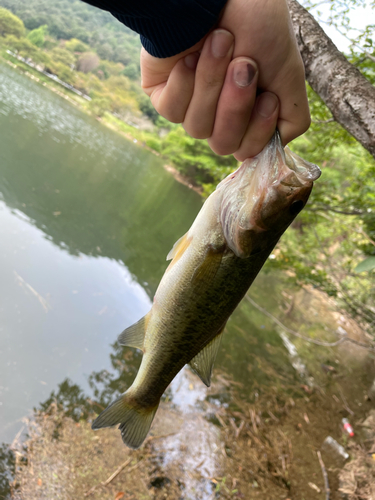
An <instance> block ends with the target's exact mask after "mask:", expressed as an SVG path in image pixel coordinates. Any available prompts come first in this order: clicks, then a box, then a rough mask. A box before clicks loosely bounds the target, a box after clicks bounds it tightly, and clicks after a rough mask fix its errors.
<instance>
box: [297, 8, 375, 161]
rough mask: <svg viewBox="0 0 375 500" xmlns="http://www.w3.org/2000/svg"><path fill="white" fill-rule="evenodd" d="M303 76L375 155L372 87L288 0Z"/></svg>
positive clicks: (322, 32) (335, 115)
mask: <svg viewBox="0 0 375 500" xmlns="http://www.w3.org/2000/svg"><path fill="white" fill-rule="evenodd" d="M288 4H289V10H290V14H291V17H292V22H293V27H294V32H295V35H296V38H297V43H298V47H299V50H300V53H301V56H302V59H303V62H304V64H305V71H306V78H307V81H308V82H309V84H310V85H311V87H312V88H313V89H314V90H315V92H316V93H317V94H319V96H320V97H321V98H322V99H323V101H324V102H325V104H326V105H327V107H328V108H329V110H330V111H331V113H332V115H333V117H334V118H335V120H336V121H337V122H338V123H340V124H341V125H342V126H343V127H344V128H345V129H346V130H347V131H348V132H349V133H350V134H351V135H352V136H353V137H354V138H355V139H356V140H357V141H358V142H360V143H361V144H362V146H363V147H364V148H366V149H367V150H368V151H369V152H370V153H371V154H372V155H373V156H374V158H375V87H374V86H373V85H371V83H370V82H369V81H368V80H367V79H366V78H365V77H364V76H363V75H362V74H361V73H360V71H359V70H358V69H357V68H356V67H355V66H354V65H353V64H351V63H350V62H349V61H348V60H347V59H346V58H345V57H344V55H343V54H342V53H341V52H340V51H339V50H338V49H337V48H336V46H335V45H334V44H333V42H332V41H331V39H330V38H329V37H328V36H327V35H326V34H325V33H324V31H323V30H322V28H321V27H320V26H319V24H318V23H317V21H315V19H314V18H313V16H312V15H311V14H310V13H309V12H307V10H306V9H305V8H303V7H302V6H301V5H300V4H299V3H298V2H297V1H296V0H288Z"/></svg>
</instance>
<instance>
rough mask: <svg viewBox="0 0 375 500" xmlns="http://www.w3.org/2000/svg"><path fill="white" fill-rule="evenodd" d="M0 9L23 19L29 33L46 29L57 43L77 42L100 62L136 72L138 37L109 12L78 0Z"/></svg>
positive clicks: (3, 0) (12, 3)
mask: <svg viewBox="0 0 375 500" xmlns="http://www.w3.org/2000/svg"><path fill="white" fill-rule="evenodd" d="M0 6H2V7H5V8H6V9H8V10H10V11H11V12H13V14H16V16H17V17H19V18H20V19H22V21H23V23H24V25H25V27H26V28H27V29H28V30H34V29H36V28H39V26H43V25H47V26H48V32H49V34H50V35H51V36H52V37H54V38H56V39H57V40H70V39H71V38H78V39H79V40H81V41H82V42H84V43H86V44H88V45H90V47H92V48H94V49H95V51H96V52H97V54H98V55H99V57H100V58H101V59H106V60H108V61H114V62H120V63H122V64H124V65H125V66H127V65H129V64H132V63H133V64H134V65H135V66H136V67H137V68H138V63H139V61H138V59H139V50H140V47H141V44H140V41H139V36H138V35H137V33H134V32H133V31H131V30H130V29H128V28H127V27H126V26H124V25H123V24H121V23H120V22H119V21H117V19H115V18H114V17H113V16H112V15H111V14H109V13H108V12H105V11H103V10H100V9H96V8H95V7H92V6H91V5H88V4H86V3H84V2H81V1H80V0H28V1H27V2H26V1H25V0H0Z"/></svg>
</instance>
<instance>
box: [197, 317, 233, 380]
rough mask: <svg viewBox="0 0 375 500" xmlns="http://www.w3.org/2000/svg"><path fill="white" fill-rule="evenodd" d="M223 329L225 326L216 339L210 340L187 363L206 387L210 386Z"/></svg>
mask: <svg viewBox="0 0 375 500" xmlns="http://www.w3.org/2000/svg"><path fill="white" fill-rule="evenodd" d="M224 327H225V325H224V326H223V328H222V329H221V330H220V332H219V333H218V334H217V335H216V337H215V338H214V339H213V340H211V342H210V343H209V344H207V345H206V347H204V348H203V349H202V350H201V351H200V352H199V353H198V354H197V355H196V356H195V358H193V359H192V360H191V361H190V363H189V365H190V367H191V368H192V370H193V371H194V372H195V373H196V374H197V375H198V377H199V378H200V379H201V380H202V382H203V383H204V384H206V386H207V387H210V385H211V375H212V369H213V366H214V363H215V359H216V356H217V353H218V350H219V346H220V341H221V337H222V336H223V331H224Z"/></svg>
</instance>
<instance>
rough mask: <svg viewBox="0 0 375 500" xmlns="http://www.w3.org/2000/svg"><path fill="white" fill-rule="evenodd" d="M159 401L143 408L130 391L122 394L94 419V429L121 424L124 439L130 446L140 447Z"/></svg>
mask: <svg viewBox="0 0 375 500" xmlns="http://www.w3.org/2000/svg"><path fill="white" fill-rule="evenodd" d="M158 406H159V403H158V404H157V405H156V406H154V407H151V408H142V407H140V406H139V405H138V404H137V403H136V402H135V401H134V398H133V397H132V396H130V394H129V392H125V393H124V394H122V395H121V396H120V397H119V398H118V399H116V401H114V402H113V403H111V404H110V405H109V406H108V407H107V408H106V409H105V410H104V411H102V413H101V414H100V415H99V416H98V417H97V418H96V419H95V420H94V422H93V424H92V429H94V430H96V429H100V428H102V427H111V426H113V425H116V424H120V425H119V429H120V431H121V436H122V440H123V441H124V443H125V444H126V446H129V448H134V449H136V448H139V447H140V446H141V444H142V443H143V441H144V440H145V439H146V436H147V433H148V431H149V430H150V427H151V423H152V421H153V419H154V416H155V413H156V410H157V409H158Z"/></svg>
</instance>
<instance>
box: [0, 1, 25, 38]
mask: <svg viewBox="0 0 375 500" xmlns="http://www.w3.org/2000/svg"><path fill="white" fill-rule="evenodd" d="M24 32H25V26H24V25H23V22H22V21H21V19H19V18H18V17H17V16H15V15H14V14H12V13H11V12H10V11H9V10H7V9H1V8H0V36H7V35H13V36H16V37H17V38H20V37H21V36H22V35H23V34H24Z"/></svg>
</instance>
